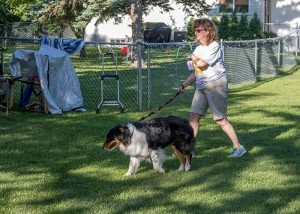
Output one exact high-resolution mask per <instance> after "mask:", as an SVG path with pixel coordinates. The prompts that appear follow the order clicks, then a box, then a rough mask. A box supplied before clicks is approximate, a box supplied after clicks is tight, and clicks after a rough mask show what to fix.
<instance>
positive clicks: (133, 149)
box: [120, 123, 149, 157]
mask: <svg viewBox="0 0 300 214" xmlns="http://www.w3.org/2000/svg"><path fill="white" fill-rule="evenodd" d="M127 126H128V128H129V129H130V133H131V134H132V137H131V142H130V144H128V145H126V146H124V145H123V144H121V145H120V150H121V151H122V152H123V153H124V154H125V155H129V156H142V157H147V156H149V147H148V143H147V139H146V134H145V133H143V132H140V131H138V130H137V129H136V128H135V127H134V126H133V125H132V124H130V123H129V124H128V125H127Z"/></svg>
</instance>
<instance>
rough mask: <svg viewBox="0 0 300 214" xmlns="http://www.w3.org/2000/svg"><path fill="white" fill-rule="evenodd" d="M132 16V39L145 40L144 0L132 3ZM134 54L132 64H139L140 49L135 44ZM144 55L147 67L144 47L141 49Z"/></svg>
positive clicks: (134, 40)
mask: <svg viewBox="0 0 300 214" xmlns="http://www.w3.org/2000/svg"><path fill="white" fill-rule="evenodd" d="M130 18H131V23H132V26H131V29H132V40H133V42H134V43H136V42H143V41H144V27H143V8H142V0H136V1H135V2H134V3H131V5H130ZM132 52H133V55H132V59H131V66H132V67H137V66H138V63H137V62H138V50H137V48H136V46H133V51H132ZM141 52H142V53H141V56H142V67H145V65H146V63H145V60H144V48H142V49H141Z"/></svg>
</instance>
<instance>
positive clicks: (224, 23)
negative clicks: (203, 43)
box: [219, 12, 230, 40]
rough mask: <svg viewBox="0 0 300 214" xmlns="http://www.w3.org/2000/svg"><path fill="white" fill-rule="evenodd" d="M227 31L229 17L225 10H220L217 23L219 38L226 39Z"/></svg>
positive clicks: (227, 36)
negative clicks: (218, 22) (218, 23)
mask: <svg viewBox="0 0 300 214" xmlns="http://www.w3.org/2000/svg"><path fill="white" fill-rule="evenodd" d="M229 33H230V31H229V17H228V15H227V13H226V12H222V16H221V20H220V25H219V39H223V40H228V38H229Z"/></svg>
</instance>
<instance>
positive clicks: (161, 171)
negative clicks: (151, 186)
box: [155, 168, 165, 173]
mask: <svg viewBox="0 0 300 214" xmlns="http://www.w3.org/2000/svg"><path fill="white" fill-rule="evenodd" d="M155 170H156V171H158V172H159V173H165V170H164V169H163V168H160V169H155Z"/></svg>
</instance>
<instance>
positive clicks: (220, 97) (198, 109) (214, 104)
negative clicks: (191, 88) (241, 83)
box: [190, 76, 228, 120]
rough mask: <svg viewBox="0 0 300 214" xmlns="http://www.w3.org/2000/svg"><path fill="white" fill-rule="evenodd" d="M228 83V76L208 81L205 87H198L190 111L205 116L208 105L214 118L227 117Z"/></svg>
mask: <svg viewBox="0 0 300 214" xmlns="http://www.w3.org/2000/svg"><path fill="white" fill-rule="evenodd" d="M227 94H228V83H227V79H226V77H225V76H224V77H221V78H220V79H218V80H216V81H213V82H210V83H208V85H207V86H206V87H205V88H204V89H196V90H195V93H194V97H193V101H192V105H191V110H190V112H192V113H196V114H200V115H202V116H205V114H206V112H207V109H208V107H209V108H210V110H211V113H212V115H213V119H214V120H220V119H223V118H227Z"/></svg>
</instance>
